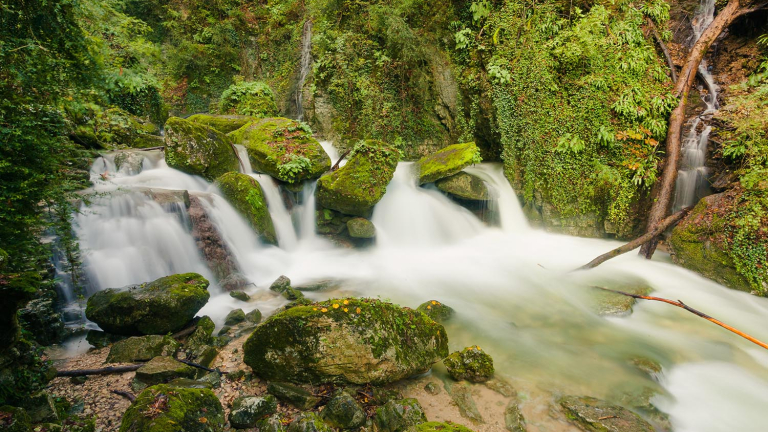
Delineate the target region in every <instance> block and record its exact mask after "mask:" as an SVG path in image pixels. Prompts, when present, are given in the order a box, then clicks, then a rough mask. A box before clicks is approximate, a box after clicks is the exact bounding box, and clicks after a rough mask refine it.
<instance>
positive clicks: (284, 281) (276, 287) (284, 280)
mask: <svg viewBox="0 0 768 432" xmlns="http://www.w3.org/2000/svg"><path fill="white" fill-rule="evenodd" d="M290 287H291V280H290V279H288V276H280V277H279V278H277V279H275V281H274V282H272V285H270V286H269V289H270V290H272V291H274V292H277V293H282V292H283V291H285V290H286V289H288V288H290Z"/></svg>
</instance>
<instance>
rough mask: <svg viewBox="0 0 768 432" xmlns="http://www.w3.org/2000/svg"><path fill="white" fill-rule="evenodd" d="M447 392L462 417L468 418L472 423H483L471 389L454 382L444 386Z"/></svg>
mask: <svg viewBox="0 0 768 432" xmlns="http://www.w3.org/2000/svg"><path fill="white" fill-rule="evenodd" d="M446 390H448V393H450V395H451V399H453V402H454V403H455V404H456V406H457V407H458V408H459V414H461V416H462V417H464V418H466V419H469V420H470V421H472V423H475V424H480V423H483V416H482V415H481V414H480V411H478V409H477V404H476V403H475V399H474V398H473V397H472V390H471V389H470V387H469V386H467V385H466V384H456V385H453V386H450V387H446Z"/></svg>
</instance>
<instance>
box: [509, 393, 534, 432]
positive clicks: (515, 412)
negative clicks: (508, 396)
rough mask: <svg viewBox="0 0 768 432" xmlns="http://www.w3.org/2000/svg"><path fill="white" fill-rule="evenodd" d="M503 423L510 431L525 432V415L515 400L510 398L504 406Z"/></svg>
mask: <svg viewBox="0 0 768 432" xmlns="http://www.w3.org/2000/svg"><path fill="white" fill-rule="evenodd" d="M504 425H505V426H506V427H507V430H508V431H510V432H526V431H527V430H528V428H527V427H526V426H525V417H523V412H522V411H521V410H520V406H519V405H518V404H517V401H516V400H511V401H509V403H508V404H507V407H506V408H504Z"/></svg>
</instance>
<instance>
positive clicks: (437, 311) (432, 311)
mask: <svg viewBox="0 0 768 432" xmlns="http://www.w3.org/2000/svg"><path fill="white" fill-rule="evenodd" d="M416 310H419V311H422V312H424V313H425V314H427V316H428V317H430V318H432V319H433V320H434V321H437V322H439V323H443V322H445V321H448V320H449V319H451V317H453V314H454V310H453V308H451V307H450V306H446V305H444V304H442V303H440V302H439V301H437V300H430V301H426V302H424V303H422V304H420V305H419V307H417V308H416Z"/></svg>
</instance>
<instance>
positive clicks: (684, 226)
mask: <svg viewBox="0 0 768 432" xmlns="http://www.w3.org/2000/svg"><path fill="white" fill-rule="evenodd" d="M739 193H740V191H739V190H738V189H734V190H731V191H728V192H723V193H720V194H716V195H710V196H707V197H704V198H702V199H701V201H699V203H698V204H696V207H694V208H693V210H692V211H691V213H690V214H689V215H688V216H686V218H685V219H683V220H682V221H681V222H680V223H679V224H677V226H676V227H675V228H674V229H673V230H672V236H671V237H670V239H669V245H670V247H671V249H672V251H671V252H672V260H673V261H674V262H675V263H676V264H678V265H680V266H683V267H685V268H687V269H689V270H693V271H695V272H697V273H699V274H701V275H702V276H704V277H707V278H709V279H712V280H714V281H716V282H718V283H721V284H723V285H725V286H727V287H730V288H734V289H737V290H741V291H747V292H749V291H751V290H752V287H751V286H750V283H749V280H748V279H747V278H746V277H745V276H744V275H743V274H741V273H740V272H739V271H738V270H737V268H736V264H735V263H734V260H733V258H732V257H731V255H730V254H729V252H728V231H729V230H727V229H726V227H727V225H728V223H727V220H726V218H727V217H728V215H729V213H731V212H733V211H736V209H735V204H736V202H737V201H738V194H739Z"/></svg>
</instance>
